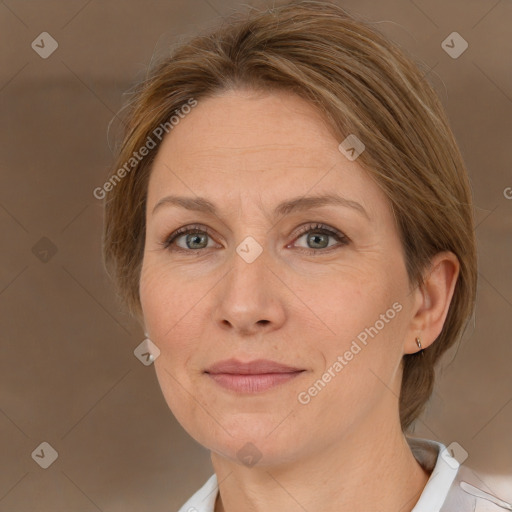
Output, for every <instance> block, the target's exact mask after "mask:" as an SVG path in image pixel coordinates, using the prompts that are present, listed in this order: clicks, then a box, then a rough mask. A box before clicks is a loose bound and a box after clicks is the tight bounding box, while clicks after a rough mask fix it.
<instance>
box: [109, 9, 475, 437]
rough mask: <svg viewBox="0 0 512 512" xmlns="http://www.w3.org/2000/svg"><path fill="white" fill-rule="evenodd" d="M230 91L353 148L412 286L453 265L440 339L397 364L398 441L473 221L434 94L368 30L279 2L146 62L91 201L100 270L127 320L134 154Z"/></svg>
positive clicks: (138, 165)
mask: <svg viewBox="0 0 512 512" xmlns="http://www.w3.org/2000/svg"><path fill="white" fill-rule="evenodd" d="M240 88H244V89H247V88H249V89H252V90H254V91H262V92H272V91H288V92H292V93H294V94H296V95H298V96H300V97H302V98H303V99H305V100H307V101H308V102H310V103H311V104H313V105H314V106H315V107H316V108H317V109H318V111H319V112H321V113H322V114H323V115H324V116H325V118H326V120H327V121H328V123H329V125H330V127H331V128H332V130H333V133H335V134H336V135H337V137H339V140H340V142H341V141H343V140H344V139H345V138H346V137H347V136H348V135H349V134H354V135H356V137H357V138H359V139H360V140H361V141H363V143H364V145H365V151H364V152H363V153H362V154H360V156H359V157H358V160H357V162H358V163H359V164H360V165H361V166H362V167H363V168H364V169H366V171H367V172H369V173H370V175H371V176H372V177H373V178H374V179H375V181H376V183H377V184H378V185H379V186H380V188H381V189H382V190H383V192H384V193H385V195H386V196H387V198H388V200H389V202H390V204H391V208H392V211H393V214H394V217H395V220H396V225H397V229H398V231H399V234H400V239H401V243H402V247H403V253H404V259H405V262H406V269H407V274H408V277H409V282H410V285H411V289H413V288H414V287H415V286H421V285H422V283H423V279H424V275H425V272H426V271H427V270H428V268H429V262H430V260H431V258H432V257H433V256H434V255H435V254H437V253H438V252H441V251H445V250H448V251H452V252H453V253H454V254H455V255H456V256H457V258H458V260H459V263H460V271H459V275H458V278H457V282H456V285H455V290H454V294H453V297H452V300H451V303H450V306H449V310H448V314H447V317H446V320H445V323H444V325H443V328H442V331H441V333H440V334H439V336H438V338H437V339H436V340H435V342H434V343H433V344H432V345H430V346H429V347H428V348H426V349H424V350H423V351H421V352H419V353H415V354H406V355H404V356H403V360H402V364H403V374H402V383H401V392H400V398H399V411H400V422H401V428H402V430H403V431H406V430H407V429H408V428H409V427H410V426H411V425H412V423H413V422H414V420H415V419H416V418H417V417H418V416H419V415H420V414H421V412H422V411H423V409H424V407H425V405H426V403H427V401H428V399H429V398H430V396H431V393H432V391H433V386H434V379H435V364H436V362H438V360H439V359H440V358H441V356H442V355H443V353H445V352H446V350H447V349H448V348H449V347H451V346H452V345H453V344H454V343H455V342H456V341H457V340H458V339H459V338H460V337H461V336H462V334H463V332H464V329H465V328H466V326H467V324H468V321H469V319H470V317H471V315H472V313H473V309H474V303H475V296H476V281H477V261H476V243H475V235H474V219H473V208H472V198H471V189H470V186H469V180H468V176H467V171H466V168H465V165H464V162H463V158H462V155H461V153H460V150H459V148H458V146H457V144H456V141H455V138H454V135H453V133H452V131H451V129H450V127H449V123H448V120H447V118H446V114H445V112H444V109H443V107H442V105H441V103H440V100H439V98H438V97H437V95H436V93H435V92H434V89H433V87H432V86H431V85H430V84H429V82H428V81H427V79H426V77H425V76H424V74H423V73H422V71H421V69H420V64H417V63H415V61H414V59H413V58H412V57H410V56H409V55H408V54H407V53H406V52H405V50H403V49H401V48H400V47H399V46H398V45H397V44H395V43H394V42H392V41H390V40H389V39H388V38H387V37H385V36H384V35H382V34H381V33H380V32H378V31H377V30H376V29H374V28H373V27H372V24H371V22H369V21H367V20H364V19H362V18H361V19H358V18H356V17H355V16H354V15H352V14H349V13H348V12H347V11H346V10H344V9H342V8H341V7H339V6H338V5H336V4H335V3H333V2H330V1H318V2H316V1H311V0H306V1H292V2H289V1H288V2H285V3H281V4H279V5H277V6H274V8H272V9H269V10H257V9H252V10H250V11H249V12H248V13H235V14H233V15H231V16H230V17H229V18H227V19H225V22H224V23H221V24H219V25H218V26H216V27H215V28H213V29H210V30H208V31H205V32H204V33H200V34H198V35H194V36H193V37H191V38H189V39H187V40H186V41H183V42H181V43H180V45H179V46H178V47H177V48H175V49H174V50H173V51H172V53H171V55H170V56H168V57H165V58H164V59H163V60H161V61H160V62H158V63H157V64H156V65H154V66H153V68H152V69H150V70H149V71H148V75H147V77H146V79H145V80H144V81H142V82H141V83H140V84H138V85H137V86H136V87H135V90H134V95H133V100H132V101H131V102H130V103H129V105H128V114H127V116H126V127H125V133H124V139H123V142H122V144H121V146H120V149H119V152H118V155H117V159H116V161H115V163H114V165H113V167H112V171H111V177H113V176H115V175H116V176H117V177H119V173H120V172H121V170H122V169H124V170H125V171H126V172H122V173H121V174H122V179H121V180H119V181H115V183H114V182H111V184H110V186H109V187H108V194H106V199H105V202H104V232H103V256H104V263H105V268H106V270H107V272H108V273H109V275H110V276H111V277H112V279H113V281H114V282H115V284H116V286H117V290H118V294H119V296H120V298H121V299H122V301H123V302H124V303H125V304H126V306H127V307H128V309H129V311H130V312H131V313H132V314H133V315H134V316H135V317H136V318H137V319H139V321H140V320H141V318H142V309H141V304H140V296H139V284H140V272H141V266H142V260H143V253H144V243H145V210H146V197H147V188H148V180H149V176H150V173H151V167H152V163H153V161H154V158H155V155H156V153H157V151H158V149H159V146H160V143H161V140H163V138H162V139H161V140H156V141H155V140H154V139H155V137H152V140H153V142H154V144H153V145H154V147H151V148H150V149H147V150H146V151H145V153H147V154H146V155H145V156H144V157H143V158H140V159H135V158H134V157H133V156H134V154H135V153H136V152H138V151H139V150H140V148H142V147H143V146H144V145H146V146H148V144H147V141H148V140H149V139H148V137H151V134H152V133H154V131H155V130H156V129H157V128H158V127H159V126H168V125H169V119H170V118H171V117H172V116H173V115H174V114H176V112H179V111H180V109H182V108H184V106H185V105H187V103H190V101H191V100H195V101H201V100H202V99H206V98H208V97H213V96H216V95H218V94H221V93H222V92H224V91H229V90H236V89H240ZM165 123H167V125H166V124H165ZM165 131H166V132H167V131H170V130H167V129H166V130H165ZM170 136H172V134H171V135H170ZM153 145H152V146H153ZM130 159H133V160H130ZM127 162H131V164H130V166H129V167H128V168H127V166H126V163H127ZM105 190H107V188H105Z"/></svg>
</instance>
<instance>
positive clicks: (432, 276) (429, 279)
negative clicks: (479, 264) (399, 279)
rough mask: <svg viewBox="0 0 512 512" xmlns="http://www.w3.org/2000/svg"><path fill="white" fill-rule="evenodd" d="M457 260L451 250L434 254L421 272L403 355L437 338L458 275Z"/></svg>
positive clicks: (415, 350)
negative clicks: (421, 278)
mask: <svg viewBox="0 0 512 512" xmlns="http://www.w3.org/2000/svg"><path fill="white" fill-rule="evenodd" d="M459 270H460V263H459V260H458V258H457V256H455V254H453V252H451V251H445V252H440V253H438V254H436V255H435V256H434V257H433V258H432V260H431V262H430V265H429V268H428V269H427V271H426V272H425V274H424V280H423V284H422V285H420V286H418V287H416V289H415V290H414V292H413V293H414V296H415V297H414V304H415V305H414V308H415V309H414V310H413V311H412V319H411V324H410V326H409V330H408V333H407V338H406V342H405V345H404V354H413V353H415V352H418V351H419V350H420V349H419V347H418V345H417V344H416V341H415V340H416V337H417V336H418V337H419V338H420V339H421V347H422V348H427V347H428V346H430V345H432V343H434V341H435V340H436V339H437V337H438V336H439V334H441V330H442V328H443V325H444V322H445V320H446V316H447V315H448V309H449V307H450V303H451V300H452V297H453V291H454V290H455V284H456V282H457V278H458V276H459Z"/></svg>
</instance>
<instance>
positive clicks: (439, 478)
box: [179, 437, 459, 512]
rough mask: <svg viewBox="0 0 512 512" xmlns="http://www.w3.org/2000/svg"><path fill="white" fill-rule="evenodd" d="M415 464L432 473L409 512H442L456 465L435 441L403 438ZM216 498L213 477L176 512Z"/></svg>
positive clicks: (204, 506)
mask: <svg viewBox="0 0 512 512" xmlns="http://www.w3.org/2000/svg"><path fill="white" fill-rule="evenodd" d="M406 439H407V442H408V443H409V446H410V448H411V451H412V453H413V455H414V457H415V458H416V460H417V461H418V462H419V463H420V464H421V465H422V466H423V467H424V468H425V469H426V470H427V471H432V474H431V475H430V478H429V480H428V482H427V485H426V486H425V488H424V489H423V492H422V493H421V496H420V499H419V500H418V502H417V503H416V506H415V507H414V508H413V510H412V512H441V510H442V506H443V504H444V502H445V500H446V498H447V496H448V493H449V490H450V487H451V486H452V483H453V482H454V480H455V476H456V475H457V471H458V469H459V464H458V462H457V461H456V460H455V459H453V458H452V457H451V456H450V455H449V454H448V452H447V450H446V447H445V446H444V445H443V444H442V443H439V442H437V441H432V440H429V439H421V438H410V437H406ZM217 494H218V485H217V476H216V475H215V474H214V475H212V476H211V477H210V478H209V479H208V481H207V482H206V483H205V484H204V485H203V487H201V489H199V490H198V491H197V492H196V493H195V494H194V495H193V496H192V497H191V498H190V499H189V500H188V501H187V502H186V503H185V504H184V505H183V507H181V508H180V510H179V512H214V507H215V501H216V498H217Z"/></svg>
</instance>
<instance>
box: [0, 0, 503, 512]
mask: <svg viewBox="0 0 512 512" xmlns="http://www.w3.org/2000/svg"><path fill="white" fill-rule="evenodd" d="M339 3H340V5H342V6H343V7H345V8H347V9H348V10H349V11H351V12H354V13H356V14H359V15H361V16H363V17H365V18H367V19H368V20H371V21H372V22H374V23H375V26H376V27H377V28H378V29H379V30H381V31H382V32H383V33H385V34H386V35H388V36H389V37H390V38H391V39H393V40H394V41H396V42H397V43H398V44H399V45H401V46H402V47H403V48H404V49H405V50H407V51H408V52H409V53H410V54H411V55H413V56H414V58H415V59H416V61H417V62H418V63H420V64H421V66H422V69H424V70H425V74H426V76H427V78H428V80H430V81H431V83H432V84H433V85H434V87H435V88H436V90H437V92H438V94H439V95H440V98H441V100H442V102H443V104H444V105H445V107H446V109H447V112H448V115H449V118H450V120H451V124H452V127H453V130H454V132H455V135H456V137H457V140H458V142H459V145H460V148H461V150H462V153H463V155H464V157H465V160H466V162H467V165H468V169H469V173H470V176H471V182H472V186H473V191H474V198H475V205H476V208H475V215H476V219H477V228H476V234H477V238H478V244H479V258H480V261H479V275H480V282H479V288H478V303H477V311H476V315H475V318H474V322H473V323H472V325H471V326H470V328H469V329H468V331H467V332H466V335H465V336H464V338H463V340H462V342H461V343H459V344H458V345H457V346H456V347H454V348H453V349H452V350H451V351H450V353H448V354H447V356H446V357H445V358H444V360H443V364H442V366H441V367H440V369H439V374H438V375H439V376H438V382H437V388H436V391H435V393H434V395H433V397H432V399H431V401H430V403H429V405H428V408H427V410H426V412H425V414H424V415H423V416H422V418H421V420H419V421H418V422H417V425H416V428H415V432H414V435H415V436H420V437H427V438H430V439H436V440H439V441H441V442H443V443H444V444H445V445H449V444H450V443H452V442H456V443H458V444H460V445H461V446H462V447H463V448H464V450H465V451H466V452H467V453H468V460H467V461H466V463H467V465H468V466H470V467H471V468H472V469H473V470H474V472H475V474H476V475H477V476H478V478H479V479H480V480H481V482H482V488H485V489H486V490H488V491H490V492H494V493H496V494H500V495H501V497H503V498H504V499H508V500H509V501H510V500H512V483H511V482H512V436H511V432H512V428H511V425H512V372H511V371H510V370H511V362H512V343H511V336H510V331H511V327H510V323H509V322H510V318H511V317H512V270H511V262H512V172H511V161H512V144H511V136H512V61H511V57H510V56H511V55H512V32H511V30H510V29H511V27H512V2H510V1H509V0H452V1H450V2H444V1H442V0H414V1H411V0H379V1H375V0H374V1H369V0H340V1H339ZM253 5H255V4H253ZM258 5H259V6H262V5H263V6H264V5H266V6H271V2H270V1H269V2H267V3H266V4H265V3H259V4H258ZM234 8H238V9H244V10H245V9H247V6H246V5H245V4H242V2H238V1H234V0H170V1H162V0H160V1H156V0H150V1H145V2H142V1H139V2H137V1H134V0H125V1H120V0H106V1H100V0H67V1H65V2H64V1H52V0H44V1H43V0H41V1H28V0H5V1H1V2H0V30H1V34H2V45H1V49H0V53H1V56H0V58H1V66H0V104H1V126H0V130H1V132H0V144H1V153H0V227H1V233H2V250H1V265H0V315H1V317H0V318H1V320H0V321H1V330H0V348H1V356H0V410H1V412H0V466H1V469H0V512H13V511H16V512H28V511H35V510H37V511H40V512H46V511H48V512H49V511H58V510H73V511H74V512H92V511H98V510H100V511H105V512H118V511H123V512H130V511H140V510H151V511H153V512H157V511H162V512H163V511H168V512H170V511H173V510H178V508H179V507H180V506H181V505H182V504H183V503H184V502H185V501H186V499H187V498H188V497H189V496H190V495H191V494H192V493H193V492H194V491H195V490H197V489H198V488H199V487H200V486H201V485H202V484H203V483H204V482H205V481H206V479H207V478H208V477H209V476H210V475H211V474H212V467H211V464H210V459H209V454H208V452H207V451H206V450H204V449H203V448H202V447H201V446H199V445H198V444H197V443H196V442H195V441H193V440H192V439H191V438H190V437H189V436H188V435H187V434H186V433H185V432H184V431H183V429H182V428H181V426H180V425H179V424H178V423H177V422H176V420H175V419H174V417H173V416H172V413H171V412H170V411H169V409H168V407H167V405H166V403H165V401H164V399H163V396H162V394H161V391H160V388H159V386H158V382H157V380H156V376H155V373H154V369H153V368H152V366H151V365H149V366H145V365H144V364H142V362H141V361H140V360H139V359H138V358H137V357H136V356H135V355H134V350H135V349H136V348H137V347H138V346H139V345H140V343H141V342H142V341H143V339H144V334H143V332H142V331H141V329H140V327H139V326H138V324H136V323H135V322H134V321H133V320H132V319H130V317H129V316H128V315H127V314H126V312H124V311H123V309H122V307H121V306H120V304H119V303H118V302H117V300H116V297H115V295H114V293H113V290H112V286H111V284H110V282H109V280H108V278H107V276H106V275H105V272H104V270H103V266H102V261H101V252H100V250H101V228H102V205H101V201H99V200H98V199H96V198H95V197H94V196H93V190H94V189H95V188H96V187H98V186H102V184H103V183H104V181H105V177H106V174H107V171H108V168H109V165H110V164H111V162H112V160H113V151H114V150H115V147H116V141H117V138H116V137H117V133H116V132H117V130H116V129H115V125H116V124H118V122H117V121H116V115H117V114H118V113H119V112H120V111H121V109H122V106H123V104H124V103H125V101H126V100H127V99H128V96H127V95H126V94H125V93H126V91H128V90H129V89H130V88H131V87H133V85H134V84H135V83H136V82H138V81H139V80H141V79H143V78H144V76H145V73H146V69H147V67H148V65H149V64H150V63H151V61H152V59H155V58H159V57H162V56H164V55H166V54H168V52H169V50H170V48H171V47H172V46H173V45H175V44H177V43H179V41H180V38H181V37H183V36H187V35H189V34H192V33H195V32H197V31H198V30H203V29H205V28H207V27H209V26H210V25H212V24H215V23H216V22H217V21H218V19H219V17H221V16H222V15H226V14H229V13H231V12H232V10H233V9H234ZM454 32H456V33H457V34H453V33H454ZM466 43H467V48H466ZM111 124H112V128H111V129H110V130H109V126H110V125H111ZM42 443H48V444H42ZM48 445H49V446H48ZM41 450H43V451H44V452H45V457H41V456H40V457H38V456H37V455H38V454H41V453H42V452H41ZM53 450H54V451H55V452H56V454H55V453H54V451H53ZM56 455H58V456H57V458H56V459H55V456H56ZM43 458H45V460H44V461H43V460H42V459H43ZM52 459H55V460H54V461H53V462H52V463H51V465H50V466H49V467H47V468H46V469H45V468H44V467H43V466H44V465H45V464H46V463H48V462H49V461H51V460H52Z"/></svg>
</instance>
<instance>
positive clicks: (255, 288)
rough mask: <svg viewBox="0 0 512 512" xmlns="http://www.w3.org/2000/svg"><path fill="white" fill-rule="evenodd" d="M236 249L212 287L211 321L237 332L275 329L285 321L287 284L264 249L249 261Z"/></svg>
mask: <svg viewBox="0 0 512 512" xmlns="http://www.w3.org/2000/svg"><path fill="white" fill-rule="evenodd" d="M248 261H250V260H247V261H246V260H245V259H244V258H243V257H241V256H240V255H239V254H238V253H237V252H235V251H233V256H232V258H231V260H230V261H229V262H228V265H229V266H230V269H229V271H228V272H227V274H225V276H224V278H223V279H222V280H221V282H220V283H219V285H218V286H217V287H216V291H215V301H216V306H215V310H214V322H215V323H216V324H217V325H218V326H219V327H220V328H221V329H223V330H227V331H232V332H234V333H236V334H238V335H245V336H248V335H251V334H258V333H261V332H263V331H265V332H268V331H272V330H274V329H278V328H280V327H281V326H282V324H283V323H284V321H285V316H286V308H285V299H286V297H285V294H286V286H285V285H284V284H283V283H282V282H281V281H280V280H279V278H278V277H277V275H276V274H277V273H278V271H277V269H273V268H272V264H271V262H270V258H269V256H268V254H267V252H266V251H265V250H263V252H262V253H261V254H260V255H259V256H258V257H257V258H256V259H255V260H254V261H252V262H250V263H249V262H248Z"/></svg>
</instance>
